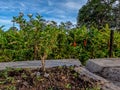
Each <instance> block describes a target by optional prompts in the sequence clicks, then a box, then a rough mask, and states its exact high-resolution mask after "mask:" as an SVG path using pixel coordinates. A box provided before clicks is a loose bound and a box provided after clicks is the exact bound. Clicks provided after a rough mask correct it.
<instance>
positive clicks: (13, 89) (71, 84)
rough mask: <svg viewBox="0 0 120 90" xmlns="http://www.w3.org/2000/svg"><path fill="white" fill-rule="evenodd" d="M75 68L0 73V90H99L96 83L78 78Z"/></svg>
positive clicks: (18, 70)
mask: <svg viewBox="0 0 120 90" xmlns="http://www.w3.org/2000/svg"><path fill="white" fill-rule="evenodd" d="M74 68H75V66H69V67H67V66H58V67H53V68H47V69H46V73H45V74H43V72H42V69H41V68H39V69H20V68H18V69H12V68H8V69H6V70H4V71H1V72H0V90H100V89H98V86H97V81H95V80H93V79H89V78H88V77H86V76H85V75H83V76H82V77H80V76H79V74H78V73H77V72H75V71H74Z"/></svg>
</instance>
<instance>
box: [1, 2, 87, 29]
mask: <svg viewBox="0 0 120 90" xmlns="http://www.w3.org/2000/svg"><path fill="white" fill-rule="evenodd" d="M86 2H87V0H0V26H1V25H5V29H8V28H9V27H10V26H12V22H11V20H12V17H13V16H17V15H18V14H19V12H23V13H24V15H25V16H27V14H29V13H31V14H34V15H35V14H36V13H39V14H40V15H41V16H43V18H44V19H46V20H54V21H56V22H57V23H60V22H66V21H71V22H72V23H74V24H75V23H76V17H77V14H78V10H79V9H80V8H81V7H82V6H83V5H84V4H86Z"/></svg>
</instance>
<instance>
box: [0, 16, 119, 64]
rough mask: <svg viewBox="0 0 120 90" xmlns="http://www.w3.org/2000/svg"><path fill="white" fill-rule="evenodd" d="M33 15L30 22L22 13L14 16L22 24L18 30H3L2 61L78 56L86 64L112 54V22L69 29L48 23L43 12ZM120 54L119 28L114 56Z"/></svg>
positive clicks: (0, 50) (114, 45)
mask: <svg viewBox="0 0 120 90" xmlns="http://www.w3.org/2000/svg"><path fill="white" fill-rule="evenodd" d="M29 18H30V19H29V21H26V20H25V19H24V18H23V17H21V16H18V17H14V19H15V20H16V22H17V23H18V24H20V25H21V29H20V30H18V31H17V30H11V29H10V30H8V31H4V30H2V28H1V29H0V62H7V61H22V60H34V59H37V60H39V59H64V58H78V59H79V60H80V61H81V62H82V63H83V64H85V62H86V61H87V60H88V59H89V58H105V57H109V56H108V55H109V47H110V46H109V38H110V29H109V26H108V25H106V26H105V27H103V28H102V29H100V30H98V29H97V28H94V27H91V28H89V29H88V28H86V27H85V26H82V27H81V28H72V29H69V30H66V28H63V27H57V26H55V25H47V24H45V23H44V22H43V19H42V17H41V16H40V15H36V17H35V18H33V17H32V16H31V17H29ZM23 24H24V25H23ZM22 25H23V26H22ZM74 42H75V44H76V45H75V46H74V45H73V44H74ZM119 53H120V33H119V32H117V31H115V32H114V44H113V57H120V54H119Z"/></svg>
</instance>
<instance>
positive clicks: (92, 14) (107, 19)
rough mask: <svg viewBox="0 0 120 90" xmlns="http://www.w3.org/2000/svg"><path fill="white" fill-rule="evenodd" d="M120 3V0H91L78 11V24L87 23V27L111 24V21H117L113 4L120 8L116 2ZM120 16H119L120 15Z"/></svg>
mask: <svg viewBox="0 0 120 90" xmlns="http://www.w3.org/2000/svg"><path fill="white" fill-rule="evenodd" d="M116 1H117V2H118V3H120V1H118V0H89V1H88V2H87V4H86V5H84V6H83V7H82V8H81V9H80V10H79V13H78V17H77V24H78V26H83V25H86V26H87V27H90V26H95V27H98V28H101V27H103V26H104V25H105V24H106V23H108V24H109V25H110V26H112V25H111V22H113V23H115V21H114V18H117V17H118V16H116V17H114V16H115V13H114V8H115V7H113V6H116V7H117V8H116V9H118V10H119V8H118V7H119V5H117V4H116V3H115V2H116ZM118 18H119V17H118Z"/></svg>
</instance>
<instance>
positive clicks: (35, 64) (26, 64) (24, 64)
mask: <svg viewBox="0 0 120 90" xmlns="http://www.w3.org/2000/svg"><path fill="white" fill-rule="evenodd" d="M63 65H66V66H70V65H77V66H80V65H81V63H80V61H79V60H77V59H62V60H61V59H60V60H46V67H54V66H63ZM6 67H11V68H39V67H41V60H34V61H17V62H3V63H0V70H4V69H5V68H6Z"/></svg>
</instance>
